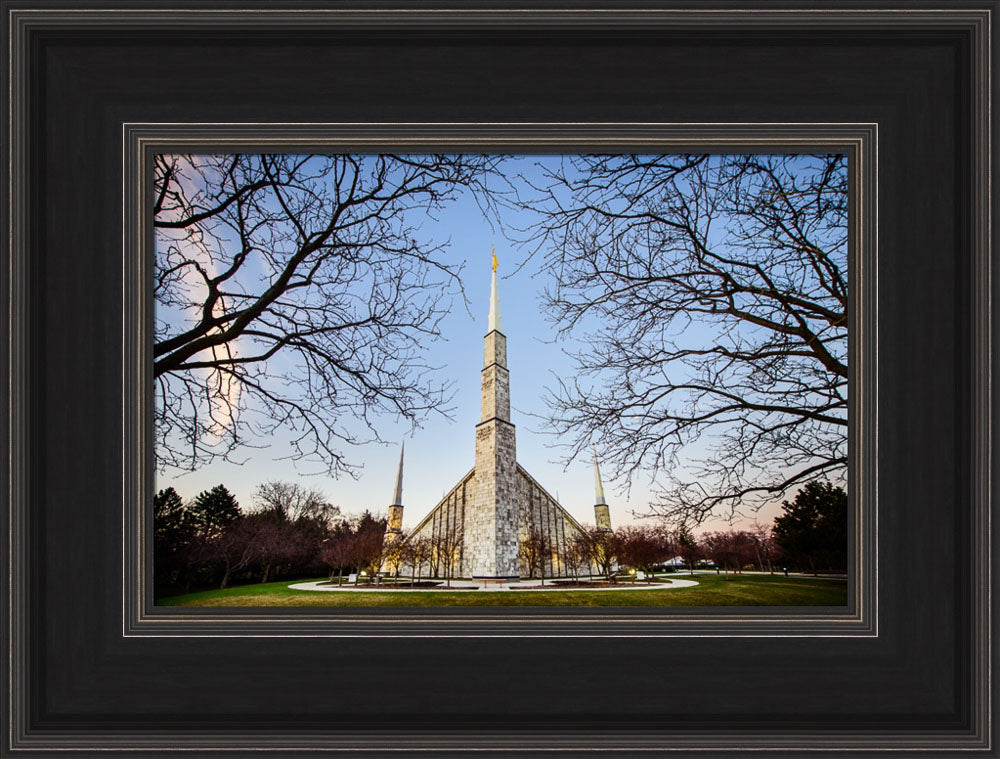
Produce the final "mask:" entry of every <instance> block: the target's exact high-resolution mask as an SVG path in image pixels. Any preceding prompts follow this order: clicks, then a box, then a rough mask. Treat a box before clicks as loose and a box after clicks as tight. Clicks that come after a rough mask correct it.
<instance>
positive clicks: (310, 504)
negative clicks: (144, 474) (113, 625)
mask: <svg viewBox="0 0 1000 759" xmlns="http://www.w3.org/2000/svg"><path fill="white" fill-rule="evenodd" d="M384 533H385V519H384V518H378V517H376V516H374V515H373V514H372V513H371V512H370V511H365V512H364V513H362V514H361V515H360V516H355V517H352V518H349V517H346V516H344V515H343V514H341V511H340V509H339V508H337V507H336V506H333V505H332V504H330V503H327V502H326V500H325V498H324V496H323V495H322V493H320V492H319V491H316V490H309V489H305V488H302V487H300V486H299V485H296V484H293V483H287V482H267V483H264V484H263V485H261V486H259V487H258V488H257V491H256V492H255V494H254V504H253V508H252V509H250V510H244V509H242V508H241V507H240V505H239V504H238V503H237V502H236V498H235V497H234V496H233V495H232V493H230V492H229V490H227V489H226V487H225V486H224V485H217V486H216V487H214V488H212V489H211V490H206V491H204V492H202V493H199V494H198V495H197V496H196V497H195V498H194V499H192V500H189V501H184V500H183V499H182V498H181V497H180V495H179V494H178V493H177V491H176V490H174V489H173V488H166V489H164V490H160V491H159V492H158V493H157V494H156V495H155V496H154V498H153V557H154V558H153V561H154V576H155V584H156V586H157V591H158V593H160V594H162V593H164V592H174V591H178V590H182V591H187V590H191V589H192V588H199V587H209V586H213V587H222V588H224V587H226V586H227V585H229V584H231V583H246V582H255V581H256V582H269V581H275V580H281V579H294V578H299V577H315V576H317V575H321V574H326V573H336V572H338V571H357V570H358V569H359V568H365V567H370V566H371V565H372V564H373V563H374V562H377V561H378V559H379V554H380V553H381V547H382V536H383V534H384Z"/></svg>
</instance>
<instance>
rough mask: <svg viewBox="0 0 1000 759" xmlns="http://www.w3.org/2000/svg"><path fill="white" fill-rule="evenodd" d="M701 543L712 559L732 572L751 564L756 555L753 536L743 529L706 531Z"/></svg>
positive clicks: (739, 570)
mask: <svg viewBox="0 0 1000 759" xmlns="http://www.w3.org/2000/svg"><path fill="white" fill-rule="evenodd" d="M702 545H703V546H704V547H705V553H706V554H708V556H710V557H711V558H712V561H714V562H715V563H716V564H717V565H719V566H721V567H723V569H725V570H727V571H729V570H731V571H732V572H734V573H736V572H742V571H743V568H744V567H745V566H747V565H748V564H749V565H752V564H753V560H754V557H755V555H756V549H755V541H754V538H753V536H752V535H751V534H750V533H749V532H746V531H744V530H727V531H725V532H721V531H720V532H709V533H706V534H704V535H703V536H702Z"/></svg>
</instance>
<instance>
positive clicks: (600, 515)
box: [590, 445, 611, 532]
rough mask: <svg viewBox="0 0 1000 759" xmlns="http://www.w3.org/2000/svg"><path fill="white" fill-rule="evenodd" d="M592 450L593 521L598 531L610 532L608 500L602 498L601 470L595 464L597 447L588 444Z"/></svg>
mask: <svg viewBox="0 0 1000 759" xmlns="http://www.w3.org/2000/svg"><path fill="white" fill-rule="evenodd" d="M590 448H591V450H592V451H593V452H594V489H595V491H596V498H595V502H594V521H595V522H597V529H598V531H599V532H611V509H610V508H608V502H607V501H605V500H604V485H603V484H602V483H601V470H600V469H599V468H598V466H597V448H596V447H594V446H593V445H592V446H590Z"/></svg>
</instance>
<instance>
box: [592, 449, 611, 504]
mask: <svg viewBox="0 0 1000 759" xmlns="http://www.w3.org/2000/svg"><path fill="white" fill-rule="evenodd" d="M590 449H591V450H592V451H593V452H594V490H595V491H596V494H597V500H595V501H594V503H595V504H596V505H601V504H606V503H607V501H605V500H604V485H603V484H602V483H601V470H600V469H599V468H598V467H597V449H596V448H595V447H594V446H591V447H590Z"/></svg>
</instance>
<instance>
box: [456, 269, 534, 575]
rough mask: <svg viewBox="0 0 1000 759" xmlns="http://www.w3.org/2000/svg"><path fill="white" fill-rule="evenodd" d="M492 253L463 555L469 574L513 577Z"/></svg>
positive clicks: (510, 482)
mask: <svg viewBox="0 0 1000 759" xmlns="http://www.w3.org/2000/svg"><path fill="white" fill-rule="evenodd" d="M496 267H497V255H496V251H495V250H494V251H493V282H492V288H491V290H490V324H489V330H488V331H487V333H486V335H485V336H484V337H483V370H482V373H481V384H480V422H479V424H477V425H476V469H475V472H476V474H475V483H474V485H473V495H472V503H471V504H469V506H468V511H467V512H466V516H465V549H464V550H465V554H464V557H465V558H464V560H465V561H466V562H467V566H468V567H469V570H470V573H471V574H472V576H473V577H507V578H509V577H517V576H518V575H519V572H520V567H519V563H518V562H519V556H518V549H517V546H518V542H517V541H518V537H517V535H518V501H517V498H518V492H519V491H518V487H519V480H518V475H517V450H516V448H517V444H516V441H515V436H514V425H513V424H511V421H510V372H509V371H507V337H506V336H505V335H504V333H503V332H501V331H500V330H501V325H500V298H499V297H498V296H497V268H496Z"/></svg>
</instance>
